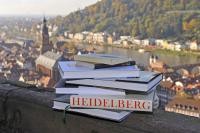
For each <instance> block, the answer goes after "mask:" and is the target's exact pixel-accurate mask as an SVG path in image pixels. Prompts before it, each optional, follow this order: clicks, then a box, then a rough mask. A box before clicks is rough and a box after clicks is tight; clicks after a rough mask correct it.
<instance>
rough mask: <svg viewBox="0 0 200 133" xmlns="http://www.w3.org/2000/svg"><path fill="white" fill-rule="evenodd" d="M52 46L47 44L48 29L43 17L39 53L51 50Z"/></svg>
mask: <svg viewBox="0 0 200 133" xmlns="http://www.w3.org/2000/svg"><path fill="white" fill-rule="evenodd" d="M51 50H52V46H50V44H49V30H48V27H47V20H46V18H45V17H44V18H43V27H42V46H41V51H40V53H41V54H44V53H45V52H47V51H51Z"/></svg>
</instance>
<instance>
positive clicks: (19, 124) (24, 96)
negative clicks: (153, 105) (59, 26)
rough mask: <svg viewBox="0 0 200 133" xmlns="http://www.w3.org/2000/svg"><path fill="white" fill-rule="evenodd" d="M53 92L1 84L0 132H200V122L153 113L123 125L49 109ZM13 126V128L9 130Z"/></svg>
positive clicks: (134, 117)
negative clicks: (64, 116)
mask: <svg viewBox="0 0 200 133" xmlns="http://www.w3.org/2000/svg"><path fill="white" fill-rule="evenodd" d="M54 97H55V95H54V93H53V92H49V91H43V90H41V89H37V88H34V87H29V88H27V87H23V86H19V85H14V84H13V83H12V85H11V84H9V82H6V83H4V84H0V107H1V108H0V114H1V115H0V131H2V132H3V133H4V132H11V129H12V130H13V131H18V132H22V133H26V132H27V133H44V132H48V133H65V132H67V133H107V132H108V133H112V132H113V133H132V132H138V133H144V132H148V133H151V132H152V133H153V132H162V133H165V132H166V133H168V132H176V133H183V132H199V131H200V119H197V118H193V117H187V116H184V115H179V114H175V113H168V112H164V111H162V110H156V111H155V112H154V113H153V114H144V113H143V114H142V113H133V114H131V115H130V116H129V117H128V119H126V120H125V121H123V122H122V123H116V122H111V121H105V120H100V119H95V118H91V117H85V116H81V115H76V114H67V117H66V123H63V121H62V119H63V112H56V111H53V110H52V108H51V107H52V100H53V98H54ZM10 127H12V128H10Z"/></svg>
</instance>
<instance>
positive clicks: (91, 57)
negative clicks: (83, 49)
mask: <svg viewBox="0 0 200 133" xmlns="http://www.w3.org/2000/svg"><path fill="white" fill-rule="evenodd" d="M74 60H75V61H82V62H91V63H99V64H107V65H117V64H121V63H125V62H129V61H131V59H130V58H126V57H120V56H116V55H109V54H82V55H75V56H74Z"/></svg>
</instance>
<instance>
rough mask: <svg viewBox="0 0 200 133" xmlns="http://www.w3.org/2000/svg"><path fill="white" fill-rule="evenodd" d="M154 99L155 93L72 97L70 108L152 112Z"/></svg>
mask: <svg viewBox="0 0 200 133" xmlns="http://www.w3.org/2000/svg"><path fill="white" fill-rule="evenodd" d="M154 97H155V91H152V92H151V93H149V94H147V95H140V94H132V95H124V96H122V95H121V96H114V95H72V96H71V97H70V107H71V108H92V109H108V110H109V109H112V110H113V109H114V110H129V111H144V112H153V108H154ZM155 100H157V99H155ZM155 102H157V101H155ZM155 106H156V107H157V104H155Z"/></svg>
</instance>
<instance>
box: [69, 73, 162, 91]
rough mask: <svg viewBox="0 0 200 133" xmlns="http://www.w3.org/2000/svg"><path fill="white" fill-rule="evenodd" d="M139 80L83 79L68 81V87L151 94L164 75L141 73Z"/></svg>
mask: <svg viewBox="0 0 200 133" xmlns="http://www.w3.org/2000/svg"><path fill="white" fill-rule="evenodd" d="M140 75H141V76H140V77H139V78H110V79H109V78H107V79H81V80H69V81H66V85H68V84H69V85H70V84H71V85H81V86H90V87H106V88H113V89H114V88H116V89H123V90H129V91H138V92H150V91H151V90H152V89H153V88H154V87H155V86H157V85H158V84H159V83H160V81H161V80H162V79H163V76H162V74H158V73H153V72H145V71H143V72H140Z"/></svg>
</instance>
